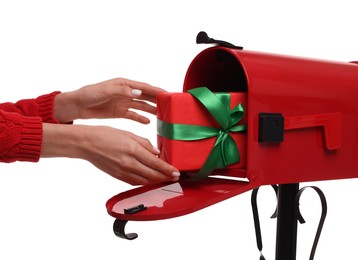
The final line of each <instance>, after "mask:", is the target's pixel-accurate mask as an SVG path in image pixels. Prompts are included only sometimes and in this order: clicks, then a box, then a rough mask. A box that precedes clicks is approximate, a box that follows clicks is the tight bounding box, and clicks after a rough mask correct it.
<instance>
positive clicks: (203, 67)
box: [184, 49, 247, 92]
mask: <svg viewBox="0 0 358 260" xmlns="http://www.w3.org/2000/svg"><path fill="white" fill-rule="evenodd" d="M203 86H205V87H207V88H209V89H210V90H211V91H213V92H223V91H225V92H247V79H246V75H245V71H244V69H243V67H242V65H241V64H240V62H239V61H238V59H237V58H236V57H235V56H234V55H233V54H231V53H229V52H227V51H226V50H221V49H207V51H206V53H205V55H201V56H198V57H197V58H196V59H194V61H193V63H192V64H191V65H190V67H189V69H188V72H187V74H186V77H185V82H184V90H188V89H192V88H197V87H203Z"/></svg>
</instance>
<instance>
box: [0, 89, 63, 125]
mask: <svg viewBox="0 0 358 260" xmlns="http://www.w3.org/2000/svg"><path fill="white" fill-rule="evenodd" d="M59 93H61V92H59V91H55V92H52V93H50V94H46V95H42V96H39V97H38V98H36V99H22V100H20V101H18V102H16V103H10V102H7V103H1V104H0V110H3V111H5V112H14V113H17V114H20V115H23V116H28V117H41V119H42V122H46V123H59V121H58V120H57V119H56V118H55V117H54V101H55V97H56V95H57V94H59Z"/></svg>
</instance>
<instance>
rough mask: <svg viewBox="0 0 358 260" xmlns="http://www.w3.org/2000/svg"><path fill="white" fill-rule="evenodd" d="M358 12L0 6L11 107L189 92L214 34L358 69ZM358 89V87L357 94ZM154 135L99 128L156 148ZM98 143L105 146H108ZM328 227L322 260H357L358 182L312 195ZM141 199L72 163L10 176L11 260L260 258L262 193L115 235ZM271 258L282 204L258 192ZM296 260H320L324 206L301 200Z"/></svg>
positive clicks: (241, 4) (4, 235) (279, 6)
mask: <svg viewBox="0 0 358 260" xmlns="http://www.w3.org/2000/svg"><path fill="white" fill-rule="evenodd" d="M354 2H355V1H344V0H342V1H311V0H304V1H278V0H275V1H254V0H250V1H238V0H237V1H227V0H221V1H209V0H206V1H202V0H195V1H175V2H174V1H158V0H154V1H153V0H152V1H145V0H142V1H128V0H127V1H124V0H117V1H106V0H102V1H91V0H85V1H84V0H83V1H75V0H71V1H68V0H61V1H48V0H46V1H45V0H43V1H40V0H35V1H25V0H12V1H5V0H1V1H0V37H1V38H0V86H1V95H0V102H5V101H16V100H18V99H21V98H28V97H37V96H38V95H41V94H45V93H49V92H52V91H54V90H61V91H69V90H73V89H77V88H79V87H81V86H84V85H86V84H91V83H96V82H100V81H103V80H106V79H110V78H114V77H125V78H130V79H134V80H138V81H144V82H148V83H150V84H153V85H156V86H159V87H162V88H165V89H166V90H168V91H181V90H182V84H183V80H184V76H185V73H186V70H187V68H188V66H189V64H190V62H191V61H192V59H193V58H194V57H195V56H196V55H197V54H198V53H199V52H200V51H201V50H203V49H204V48H206V47H207V46H202V45H196V44H195V37H196V34H197V33H198V32H199V31H201V30H205V31H207V32H208V34H209V35H210V36H211V37H213V38H217V39H223V40H227V41H230V42H232V43H235V44H238V45H243V46H244V47H245V48H246V49H249V50H257V51H265V52H273V53H282V54H292V55H298V56H305V57H313V58H322V59H329V60H338V61H351V60H358V47H357V46H358V34H357V12H356V7H355V4H354ZM357 87H358V86H357ZM151 119H152V121H153V123H151V124H150V125H149V126H145V127H144V126H141V125H139V124H133V123H130V122H128V121H126V120H119V119H117V120H103V121H95V120H88V121H86V122H79V123H87V124H106V125H111V126H113V127H118V128H122V129H125V130H130V131H133V132H134V133H136V134H138V135H142V136H144V137H146V138H149V139H150V140H151V141H152V142H153V144H155V143H156V134H155V125H154V122H155V118H154V117H151ZM99 141H100V140H99ZM314 185H317V186H319V187H320V188H321V189H322V190H323V191H324V192H325V194H326V197H327V201H328V205H329V208H328V216H327V220H326V224H325V227H324V230H323V233H322V236H321V241H320V243H319V245H318V249H317V253H316V258H315V259H354V258H355V257H356V245H357V241H356V234H357V232H358V222H357V218H358V212H357V211H356V198H357V195H358V181H357V180H341V181H329V182H319V183H314ZM130 188H132V187H131V186H129V185H127V184H124V183H121V182H120V181H117V180H115V179H113V178H111V177H109V176H108V175H106V174H104V173H102V172H101V171H99V170H98V169H96V168H95V167H93V166H92V165H91V164H89V163H87V162H85V161H80V160H73V159H72V160H71V159H42V160H41V161H40V162H39V163H36V164H32V163H12V164H0V259H8V260H10V259H37V260H40V259H46V260H48V259H108V260H109V259H126V258H127V259H158V260H160V259H174V260H176V259H195V258H198V257H200V259H207V260H211V259H258V258H259V253H258V251H257V249H256V240H255V237H254V228H253V221H252V213H251V207H250V193H246V194H243V195H240V196H237V197H235V198H233V199H230V200H227V201H224V202H222V203H219V204H217V205H214V206H212V207H209V208H207V209H204V210H201V211H199V212H197V213H194V214H190V215H187V216H183V217H180V218H175V219H170V220H162V221H152V222H131V223H129V224H128V225H127V231H129V232H131V231H134V232H138V233H139V238H138V239H137V240H134V241H125V240H122V239H119V238H117V237H116V236H115V235H114V234H113V232H112V224H113V220H114V219H113V218H112V217H111V216H109V215H108V214H107V212H106V208H105V203H106V201H107V200H108V199H109V198H110V197H112V196H113V195H115V194H117V193H119V192H122V191H125V190H128V189H130ZM259 206H260V214H261V221H262V223H261V224H262V231H263V239H264V254H265V256H266V259H268V260H270V259H274V256H275V233H276V231H275V230H276V224H275V220H270V219H269V217H270V216H271V214H272V213H273V211H274V208H275V197H274V195H273V192H272V191H271V189H270V188H269V187H263V188H262V190H260V193H259ZM301 209H302V212H303V215H304V217H305V219H306V221H307V223H306V224H304V225H299V227H298V254H297V259H308V257H309V253H310V248H311V245H312V242H313V238H314V234H315V230H316V226H317V223H318V218H319V214H320V211H321V209H320V203H319V201H318V197H317V196H316V195H315V194H314V193H313V192H307V193H305V195H303V197H302V201H301Z"/></svg>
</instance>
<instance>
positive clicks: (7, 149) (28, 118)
mask: <svg viewBox="0 0 358 260" xmlns="http://www.w3.org/2000/svg"><path fill="white" fill-rule="evenodd" d="M59 93H60V92H58V91H56V92H53V93H50V94H47V95H42V96H40V97H38V98H36V99H23V100H20V101H18V102H16V103H0V162H7V163H9V162H14V161H29V162H37V161H39V159H40V154H41V146H42V122H47V123H59V122H58V121H57V120H56V119H55V118H54V99H55V96H56V95H57V94H59Z"/></svg>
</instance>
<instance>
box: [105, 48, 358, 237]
mask: <svg viewBox="0 0 358 260" xmlns="http://www.w3.org/2000/svg"><path fill="white" fill-rule="evenodd" d="M208 42H210V41H208ZM216 43H219V45H224V46H215V47H210V48H207V49H205V50H204V51H202V52H201V53H199V54H198V55H197V56H196V57H195V58H194V59H193V61H192V63H191V64H190V66H189V68H188V70H187V74H186V76H185V80H184V87H183V91H184V92H186V91H188V90H191V89H194V88H198V87H202V86H206V87H207V88H209V89H210V90H211V91H212V92H231V93H232V92H244V93H246V94H247V107H246V112H247V115H246V116H247V132H246V134H247V136H246V142H247V143H246V146H245V147H246V149H247V151H244V152H245V154H246V156H245V158H246V160H247V161H246V168H245V169H244V174H242V172H240V177H246V178H245V179H242V178H240V179H235V178H234V179H228V178H220V176H210V177H209V178H207V179H205V180H203V181H200V182H190V181H189V182H188V181H185V180H180V181H179V182H177V183H169V184H161V185H156V186H145V187H139V188H136V189H133V190H130V191H126V192H122V193H120V194H118V195H116V196H114V197H113V198H111V199H110V200H109V201H108V202H107V210H108V213H109V214H110V215H112V216H113V217H115V218H116V219H117V220H121V221H124V222H126V221H128V220H154V219H165V218H171V217H177V216H180V215H184V214H188V213H192V212H194V211H197V210H200V209H202V208H204V207H207V206H210V205H212V204H215V203H217V202H220V201H222V200H225V199H228V198H230V197H233V196H236V195H238V194H240V193H243V192H246V191H249V190H252V189H255V188H258V187H260V186H262V185H276V184H292V183H300V182H308V181H320V180H334V179H345V178H356V177H358V163H357V159H356V157H357V154H358V102H357V100H358V66H357V64H356V63H355V62H336V61H328V60H318V59H310V58H302V57H294V56H285V55H277V54H269V53H262V52H256V51H248V50H243V49H242V48H238V47H236V46H232V45H230V44H226V43H225V42H223V43H224V44H221V43H222V42H221V41H217V42H216ZM226 171H227V172H226V173H225V172H224V174H223V175H231V176H232V174H230V169H229V168H228V169H227V170H226ZM234 176H235V175H234ZM115 225H116V224H115ZM115 229H116V228H115ZM119 233H122V234H120V235H121V236H126V235H125V234H124V225H123V226H122V227H121V232H119ZM126 238H131V237H130V236H128V237H126Z"/></svg>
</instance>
